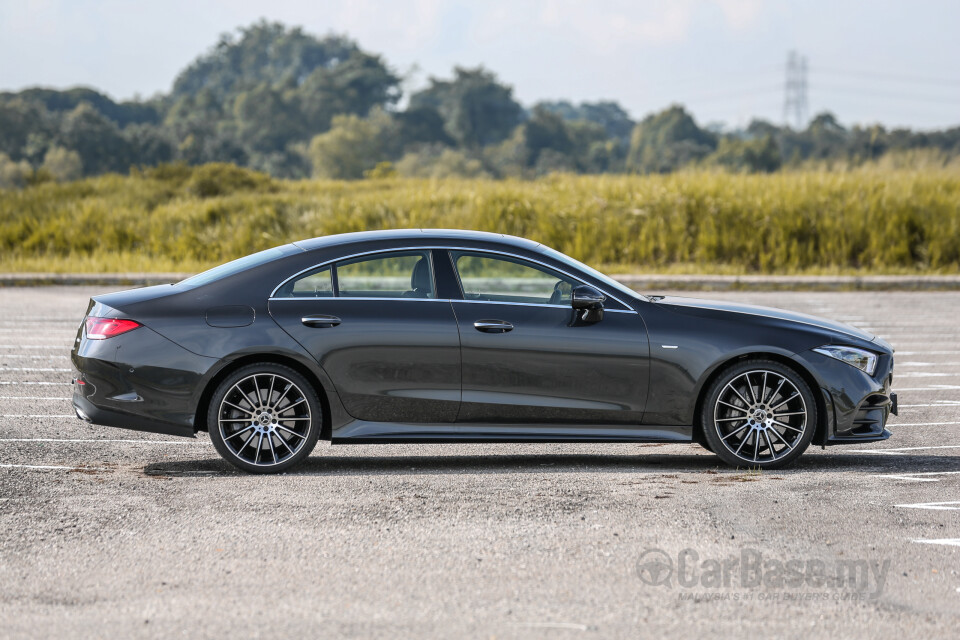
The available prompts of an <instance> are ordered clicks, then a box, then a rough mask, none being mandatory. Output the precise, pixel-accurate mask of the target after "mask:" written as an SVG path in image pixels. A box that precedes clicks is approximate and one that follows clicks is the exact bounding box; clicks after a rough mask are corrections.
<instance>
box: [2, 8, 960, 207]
mask: <svg viewBox="0 0 960 640" xmlns="http://www.w3.org/2000/svg"><path fill="white" fill-rule="evenodd" d="M402 80H403V79H402V78H401V77H400V75H399V74H398V73H397V72H396V71H395V70H394V69H392V68H391V67H390V65H389V64H388V62H387V61H386V60H384V59H383V57H382V56H380V55H377V54H375V53H371V52H367V51H363V50H362V49H361V48H360V47H359V46H358V45H357V44H356V43H355V42H353V41H352V40H350V39H349V38H346V37H343V36H337V35H329V36H325V37H322V38H318V37H315V36H313V35H311V34H308V33H305V32H304V31H303V30H302V29H300V28H289V27H286V26H284V25H282V24H278V23H268V22H259V23H256V24H253V25H251V26H249V27H246V28H241V29H239V30H237V32H236V33H233V34H226V35H224V36H222V37H221V39H220V41H219V42H218V43H217V44H216V45H215V46H214V47H213V48H211V49H210V50H209V51H207V52H206V53H204V54H203V55H201V56H199V57H198V58H197V59H196V60H194V62H192V63H191V64H190V65H188V66H187V68H186V69H184V70H183V71H182V72H181V73H180V74H179V75H178V76H177V78H176V79H175V81H174V83H173V87H172V89H171V91H170V92H169V93H167V94H161V95H157V96H155V97H152V98H149V99H145V100H130V101H124V102H116V101H114V100H112V99H111V98H109V97H108V96H106V95H104V94H103V93H100V92H98V91H96V90H94V89H90V88H74V89H69V90H64V91H58V90H53V89H39V88H35V89H27V90H24V91H20V92H17V93H13V92H6V93H0V188H3V187H7V188H9V187H20V186H26V185H30V184H38V183H43V182H47V181H51V180H57V181H67V180H73V179H76V178H79V177H81V176H91V175H99V174H104V173H110V172H119V173H126V172H128V171H129V170H130V168H131V167H151V166H157V165H161V164H166V163H183V164H186V165H200V164H204V163H211V162H226V163H232V164H236V165H238V166H242V167H247V168H251V169H254V170H257V171H261V172H265V173H268V174H270V175H272V176H274V177H281V178H303V177H307V176H311V175H313V176H318V177H328V178H342V179H356V178H363V177H365V176H389V175H394V174H399V175H403V176H412V177H445V176H461V177H481V176H482V177H493V178H507V177H517V178H530V177H536V176H539V175H546V174H550V173H553V172H569V173H584V174H601V173H643V174H645V173H670V172H673V171H676V170H678V169H682V168H685V167H690V166H696V167H700V168H703V167H718V168H722V169H724V170H727V171H733V172H745V173H758V172H773V171H777V170H778V169H781V168H784V167H801V166H809V165H811V164H828V165H839V166H856V165H859V164H863V163H866V162H875V161H881V160H884V161H886V162H888V163H890V164H892V165H898V164H916V163H917V162H923V163H926V164H933V165H938V166H943V165H947V164H950V163H954V162H956V160H955V159H956V158H957V157H958V156H960V127H957V128H952V129H948V130H944V131H936V132H915V131H910V130H906V129H894V130H887V129H885V128H884V127H881V126H871V127H852V128H846V127H844V126H842V125H841V124H840V123H839V122H838V120H837V119H836V118H835V117H834V116H833V115H831V114H829V113H823V114H820V115H818V116H816V117H815V118H814V119H813V120H812V121H811V122H810V124H809V126H807V128H806V129H804V130H794V129H791V128H788V127H782V126H778V125H776V124H773V123H770V122H766V121H762V120H755V121H754V122H752V123H751V124H750V125H749V126H748V127H746V128H745V129H743V130H737V131H718V130H716V129H713V128H709V127H702V126H700V125H699V124H698V123H697V122H696V121H695V120H694V118H693V117H692V116H691V115H690V114H689V113H688V112H687V111H686V110H685V109H684V108H683V107H682V106H680V105H674V106H671V107H669V108H667V109H665V110H663V111H661V112H659V113H654V114H650V115H648V116H646V117H644V118H643V119H641V120H640V121H634V120H633V119H632V118H631V116H630V114H628V113H627V111H626V110H624V109H623V108H622V107H621V106H620V105H619V104H617V103H616V102H613V101H601V102H593V103H591V102H585V103H581V104H572V103H570V102H567V101H547V102H540V103H538V104H535V105H532V106H530V107H525V106H523V105H521V104H519V103H518V102H517V100H516V99H515V98H514V97H513V91H512V88H511V87H509V86H507V85H505V84H504V83H502V82H500V81H499V80H498V78H497V77H496V76H495V75H494V74H493V73H491V72H490V71H488V70H486V69H484V68H482V67H478V68H462V67H456V68H454V69H453V70H452V72H451V75H450V77H448V78H430V79H429V81H428V85H427V86H426V87H425V88H423V89H422V90H419V91H417V92H414V93H412V94H411V95H409V96H408V99H407V100H406V102H405V103H404V106H403V108H400V107H399V106H398V105H400V104H401V98H402V97H403V96H402V91H401V84H402Z"/></svg>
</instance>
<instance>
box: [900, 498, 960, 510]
mask: <svg viewBox="0 0 960 640" xmlns="http://www.w3.org/2000/svg"><path fill="white" fill-rule="evenodd" d="M897 506H898V507H902V508H903V509H930V510H932V511H960V500H952V501H948V502H918V503H916V504H898V505H897Z"/></svg>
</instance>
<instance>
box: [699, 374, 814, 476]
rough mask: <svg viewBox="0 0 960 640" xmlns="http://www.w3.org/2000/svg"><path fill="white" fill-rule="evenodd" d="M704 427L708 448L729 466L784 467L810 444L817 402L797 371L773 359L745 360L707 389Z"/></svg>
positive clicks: (703, 412)
mask: <svg viewBox="0 0 960 640" xmlns="http://www.w3.org/2000/svg"><path fill="white" fill-rule="evenodd" d="M700 427H701V429H703V436H704V438H705V440H706V442H707V445H708V448H709V449H710V450H711V451H713V452H714V453H715V454H716V455H717V456H719V457H720V459H721V460H723V461H724V462H726V463H727V464H729V465H733V466H737V467H750V468H754V469H757V468H759V469H779V468H781V467H784V466H786V465H789V464H791V463H792V462H793V461H795V460H796V459H797V458H799V457H800V456H801V455H802V454H803V452H804V451H805V450H806V449H807V447H808V446H809V445H810V440H811V439H812V438H813V434H814V432H815V431H816V429H817V403H816V399H815V397H814V395H813V392H812V391H811V389H810V386H809V385H808V384H807V383H806V381H804V379H803V378H802V377H801V376H800V375H799V374H798V373H797V372H796V371H795V370H793V369H792V368H790V367H788V366H786V365H783V364H781V363H779V362H776V361H773V360H763V359H750V360H744V361H743V362H739V363H737V364H735V365H733V366H732V367H730V368H728V369H726V370H724V371H723V372H722V373H721V374H720V376H719V377H717V379H716V380H714V381H713V383H712V384H711V385H710V386H709V387H708V388H707V390H706V392H705V396H704V402H703V404H702V410H701V415H700Z"/></svg>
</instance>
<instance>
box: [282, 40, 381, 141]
mask: <svg viewBox="0 0 960 640" xmlns="http://www.w3.org/2000/svg"><path fill="white" fill-rule="evenodd" d="M399 84H400V78H398V77H397V76H396V75H394V73H393V72H391V71H390V69H388V68H387V66H386V64H384V62H383V60H382V59H381V58H380V56H374V55H370V54H368V53H364V52H362V51H353V52H351V53H350V57H348V58H347V59H346V60H344V61H343V62H341V63H339V64H336V65H334V66H332V67H319V68H317V69H316V70H315V71H313V72H312V73H311V74H310V75H309V76H308V77H307V79H306V80H305V81H304V83H303V84H302V86H300V87H299V89H297V91H296V94H295V95H296V100H297V101H298V105H299V109H300V112H301V117H302V119H303V123H304V125H305V127H306V129H307V130H308V131H309V132H310V133H311V134H313V133H320V132H323V131H326V130H327V129H328V128H329V127H330V122H331V121H332V119H333V116H335V115H338V114H341V113H353V114H356V115H359V116H366V115H367V114H369V113H370V110H371V109H373V108H374V107H388V106H391V105H393V104H395V103H396V102H397V100H399V99H400V88H399Z"/></svg>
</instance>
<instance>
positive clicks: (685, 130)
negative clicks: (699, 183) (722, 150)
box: [627, 105, 717, 173]
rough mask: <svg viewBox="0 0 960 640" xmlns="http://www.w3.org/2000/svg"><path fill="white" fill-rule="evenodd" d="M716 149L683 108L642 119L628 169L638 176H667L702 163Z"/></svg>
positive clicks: (710, 137)
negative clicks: (697, 162)
mask: <svg viewBox="0 0 960 640" xmlns="http://www.w3.org/2000/svg"><path fill="white" fill-rule="evenodd" d="M716 146H717V140H716V137H715V136H714V135H713V134H711V133H710V132H709V131H704V130H703V129H701V128H700V127H698V126H697V123H696V122H695V121H694V120H693V118H692V117H691V116H690V114H688V113H687V112H686V111H685V110H684V108H683V107H682V106H680V105H674V106H672V107H670V108H669V109H666V110H664V111H661V112H660V113H656V114H651V115H649V116H647V117H646V118H644V119H643V121H642V122H641V123H640V124H638V125H637V126H636V127H635V128H634V130H633V135H632V136H631V138H630V150H629V152H628V155H627V167H628V168H629V169H630V170H632V171H636V172H639V173H666V172H669V171H674V170H676V169H679V168H680V167H682V166H684V165H686V164H689V163H691V162H695V161H697V160H700V159H701V158H703V157H705V156H706V155H708V154H709V153H710V152H712V151H713V150H714V148H716Z"/></svg>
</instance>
